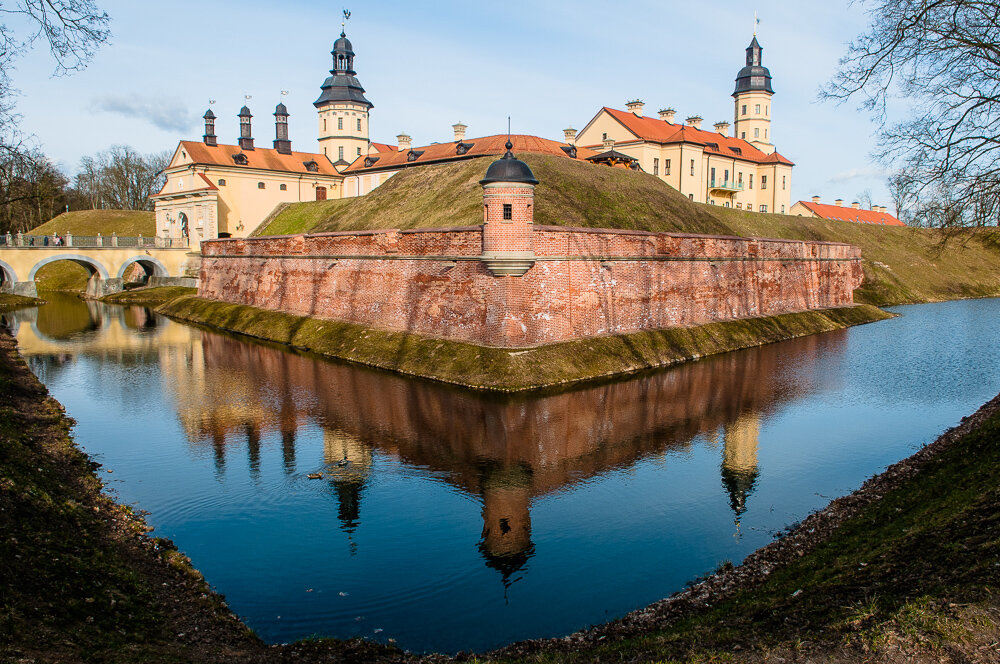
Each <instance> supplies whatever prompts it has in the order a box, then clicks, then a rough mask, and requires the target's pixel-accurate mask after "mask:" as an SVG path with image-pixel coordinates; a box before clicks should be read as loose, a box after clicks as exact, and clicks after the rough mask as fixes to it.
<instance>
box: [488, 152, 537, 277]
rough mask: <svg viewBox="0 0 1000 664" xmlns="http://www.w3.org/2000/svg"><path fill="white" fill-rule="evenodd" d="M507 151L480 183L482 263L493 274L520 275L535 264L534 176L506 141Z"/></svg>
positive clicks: (535, 181) (493, 164)
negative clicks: (533, 236)
mask: <svg viewBox="0 0 1000 664" xmlns="http://www.w3.org/2000/svg"><path fill="white" fill-rule="evenodd" d="M505 147H506V148H507V152H506V153H505V154H504V156H503V157H501V158H500V159H497V160H496V161H494V162H493V163H492V164H490V167H489V169H487V171H486V177H485V178H483V179H482V180H480V181H479V184H481V185H482V186H483V254H482V259H483V262H484V263H486V268H487V269H488V270H489V271H490V272H492V273H493V274H494V275H495V276H505V275H507V276H512V277H520V276H521V275H523V274H524V273H525V272H527V271H528V270H530V269H531V266H532V265H534V264H535V252H534V249H533V246H532V239H531V238H532V232H533V230H532V229H533V222H534V208H535V185H536V184H538V180H537V179H536V178H535V175H534V173H532V172H531V168H529V167H528V165H527V164H526V163H524V162H523V161H521V160H520V159H517V158H516V157H515V156H514V153H513V152H511V149H512V148H513V147H514V146H513V145H511V142H510V141H509V140H508V141H507V145H506V146H505Z"/></svg>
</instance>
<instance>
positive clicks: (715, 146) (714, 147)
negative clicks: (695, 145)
mask: <svg viewBox="0 0 1000 664" xmlns="http://www.w3.org/2000/svg"><path fill="white" fill-rule="evenodd" d="M705 147H706V148H708V149H709V150H718V149H719V144H718V143H706V144H705Z"/></svg>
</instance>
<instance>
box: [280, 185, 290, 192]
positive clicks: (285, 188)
mask: <svg viewBox="0 0 1000 664" xmlns="http://www.w3.org/2000/svg"><path fill="white" fill-rule="evenodd" d="M278 189H279V190H281V191H288V185H287V184H279V185H278Z"/></svg>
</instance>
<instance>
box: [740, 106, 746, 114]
mask: <svg viewBox="0 0 1000 664" xmlns="http://www.w3.org/2000/svg"><path fill="white" fill-rule="evenodd" d="M746 114H747V105H746V104H743V112H742V113H741V115H746Z"/></svg>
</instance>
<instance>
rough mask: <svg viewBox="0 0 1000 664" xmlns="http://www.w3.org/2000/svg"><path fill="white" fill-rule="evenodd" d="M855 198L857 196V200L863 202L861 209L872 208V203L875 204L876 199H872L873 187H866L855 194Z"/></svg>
mask: <svg viewBox="0 0 1000 664" xmlns="http://www.w3.org/2000/svg"><path fill="white" fill-rule="evenodd" d="M854 198H855V200H856V201H857V202H858V203H860V204H861V209H862V210H871V209H872V205H874V204H875V201H873V200H872V190H871V189H865V190H864V191H862V192H861V193H859V194H855V197H854Z"/></svg>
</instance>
